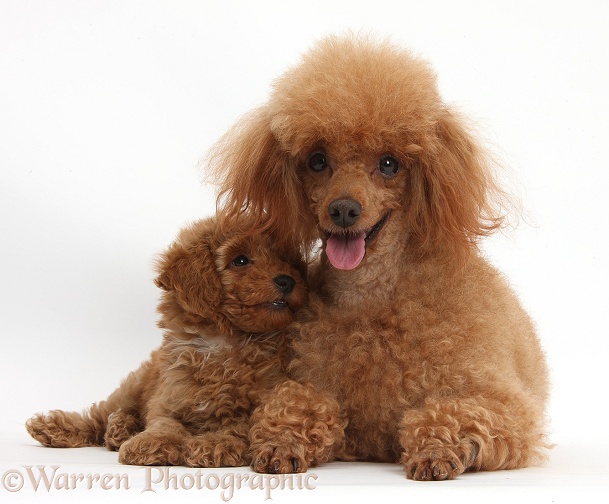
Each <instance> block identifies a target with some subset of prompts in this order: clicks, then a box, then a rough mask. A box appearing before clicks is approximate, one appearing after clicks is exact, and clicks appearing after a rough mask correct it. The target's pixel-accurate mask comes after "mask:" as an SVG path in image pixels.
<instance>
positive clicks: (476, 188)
mask: <svg viewBox="0 0 609 504" xmlns="http://www.w3.org/2000/svg"><path fill="white" fill-rule="evenodd" d="M212 162H214V163H216V165H215V166H216V171H217V172H219V173H220V175H221V178H222V180H223V183H224V186H223V190H222V192H221V197H222V198H223V201H222V202H221V203H222V204H223V205H224V208H225V209H226V212H227V213H228V214H230V215H234V214H238V213H240V212H242V211H243V210H244V209H249V210H252V211H253V213H258V214H259V215H264V216H265V219H266V221H265V222H266V226H267V227H271V228H274V229H276V230H278V231H279V233H278V234H279V235H280V236H285V237H287V238H288V239H293V240H304V241H307V240H313V239H316V238H319V237H321V238H322V240H324V243H325V250H326V253H327V255H328V259H329V260H330V262H331V263H332V264H333V265H334V266H335V267H337V268H341V269H352V268H355V267H357V266H358V265H359V264H360V263H361V262H362V261H363V260H364V257H365V256H368V255H373V254H372V252H373V251H374V250H375V248H379V247H380V246H381V244H382V243H383V242H385V243H389V241H391V242H392V243H395V241H396V235H401V236H403V237H408V240H409V243H410V244H411V245H412V246H414V247H416V248H417V249H418V250H419V251H420V253H421V254H424V253H426V252H429V251H432V250H445V251H447V252H448V253H450V254H452V255H453V256H457V257H464V256H466V255H467V253H468V251H469V250H470V249H471V248H472V247H473V246H475V243H476V240H477V239H478V238H479V237H480V236H483V235H486V234H488V233H490V232H491V231H492V230H494V229H495V228H496V227H498V226H499V225H500V222H501V218H500V217H498V215H497V213H496V212H495V207H494V205H493V195H495V194H498V191H497V189H496V186H495V185H494V183H493V179H492V176H491V172H490V170H489V166H488V162H487V160H486V158H485V155H484V153H483V152H482V150H481V149H480V148H479V147H478V146H477V144H476V142H475V141H474V139H473V137H472V136H471V135H470V133H468V131H467V130H466V128H465V127H464V126H463V124H462V122H461V121H460V120H459V119H458V118H457V117H456V116H455V115H454V114H453V113H452V112H451V111H450V110H449V109H448V108H447V107H446V106H445V104H444V103H443V102H442V100H441V98H440V96H439V93H438V90H437V86H436V81H435V74H434V72H433V71H432V70H431V68H430V67H429V65H428V64H427V63H425V62H424V61H422V60H420V59H418V58H415V57H413V56H412V55H411V54H410V53H408V52H406V51H404V50H402V49H399V48H396V47H394V46H392V45H390V44H388V43H377V42H372V41H370V40H367V39H364V38H357V37H348V38H329V39H326V40H324V41H322V43H320V44H319V45H318V46H317V47H315V48H314V49H313V50H312V51H311V52H310V53H308V54H307V55H305V56H304V58H303V60H302V62H301V64H300V65H298V66H296V67H295V68H293V69H291V70H290V71H288V72H287V73H286V74H285V75H284V76H283V77H281V78H280V79H279V80H277V81H276V83H275V85H274V91H273V94H272V96H271V98H270V100H269V102H268V103H267V104H266V105H265V106H264V107H262V108H260V109H259V110H257V111H255V112H254V113H252V114H251V116H250V117H249V118H246V119H245V122H244V123H241V124H240V125H239V126H238V127H237V128H236V129H235V130H233V131H232V132H231V133H229V135H228V136H227V137H226V138H225V139H223V140H222V141H221V142H220V144H219V145H218V148H217V149H216V151H215V156H213V157H212ZM220 162H222V166H220V164H219V163H220ZM227 166H228V167H229V168H228V169H227V168H226V167H227ZM388 230H391V233H392V236H391V237H389V233H388V232H387V231H388Z"/></svg>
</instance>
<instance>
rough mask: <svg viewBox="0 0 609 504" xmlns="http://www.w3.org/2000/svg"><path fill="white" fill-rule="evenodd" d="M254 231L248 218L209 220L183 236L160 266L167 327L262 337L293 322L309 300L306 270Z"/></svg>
mask: <svg viewBox="0 0 609 504" xmlns="http://www.w3.org/2000/svg"><path fill="white" fill-rule="evenodd" d="M249 229H250V226H249V224H247V223H246V222H245V221H244V219H243V218H242V219H240V220H239V221H238V222H235V223H233V224H232V225H225V226H219V225H218V223H217V222H216V219H206V220H202V221H199V222H197V223H195V224H193V225H192V226H191V227H189V228H186V229H184V230H182V232H181V233H180V235H179V237H178V239H177V240H176V242H175V243H174V244H173V245H172V246H171V247H170V248H169V249H168V250H167V252H166V253H165V254H164V255H163V256H162V257H161V259H160V260H159V261H158V272H159V275H158V277H157V279H156V284H157V286H159V287H160V288H161V289H163V290H164V291H165V294H164V302H163V303H162V304H161V308H160V311H161V313H162V314H163V317H164V321H163V322H162V323H163V326H164V327H168V326H169V325H170V324H172V323H173V324H176V323H177V325H178V326H182V327H185V328H192V327H196V326H197V325H198V324H204V325H207V324H209V323H210V322H213V323H214V324H215V325H217V326H218V327H219V328H220V330H221V331H222V332H226V333H232V332H234V329H235V328H236V329H238V330H239V331H244V332H248V333H261V332H268V331H273V330H276V329H281V328H283V327H285V326H287V325H288V324H289V323H290V322H292V321H293V319H294V315H295V312H296V310H297V309H298V308H300V306H301V305H302V304H303V303H304V301H305V299H306V293H307V290H306V286H305V282H304V279H303V276H304V271H305V267H304V264H303V263H302V262H301V261H300V260H299V258H298V257H296V256H295V255H293V254H287V253H285V254H280V253H279V252H277V250H278V248H277V247H276V246H274V243H273V240H272V238H271V237H270V236H269V235H266V234H256V235H253V234H251V233H249V232H248V231H249ZM288 258H289V259H288Z"/></svg>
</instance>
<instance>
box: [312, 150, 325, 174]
mask: <svg viewBox="0 0 609 504" xmlns="http://www.w3.org/2000/svg"><path fill="white" fill-rule="evenodd" d="M307 164H308V165H309V168H311V170H313V171H314V172H316V173H319V172H321V171H324V170H325V169H326V168H327V167H328V162H327V161H326V155H325V154H324V153H323V152H314V153H313V154H311V155H310V156H309V159H308V160H307Z"/></svg>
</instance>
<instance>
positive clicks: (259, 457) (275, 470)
mask: <svg viewBox="0 0 609 504" xmlns="http://www.w3.org/2000/svg"><path fill="white" fill-rule="evenodd" d="M303 453H304V449H293V448H292V447H288V446H279V447H272V446H269V447H263V448H260V449H259V450H258V451H257V452H256V453H255V454H254V456H253V458H252V469H253V470H254V471H256V472H259V473H271V474H288V473H302V472H306V471H307V469H308V468H309V464H308V463H307V461H306V460H305V458H304V455H303Z"/></svg>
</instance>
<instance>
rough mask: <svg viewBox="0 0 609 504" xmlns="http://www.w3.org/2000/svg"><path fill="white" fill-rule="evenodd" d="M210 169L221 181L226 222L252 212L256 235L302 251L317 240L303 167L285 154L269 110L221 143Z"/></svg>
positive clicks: (248, 119)
mask: <svg viewBox="0 0 609 504" xmlns="http://www.w3.org/2000/svg"><path fill="white" fill-rule="evenodd" d="M209 164H210V168H211V170H212V173H213V175H214V176H215V178H216V179H217V180H218V181H219V182H220V186H221V187H220V193H219V197H218V207H219V208H220V210H221V211H222V213H223V215H224V217H226V218H225V219H223V221H224V222H230V221H233V220H234V219H235V218H236V217H238V216H239V215H240V214H242V213H245V212H247V213H249V214H251V215H252V216H254V223H253V226H252V229H251V232H252V233H256V234H257V233H260V232H271V233H273V234H274V236H275V237H276V239H277V240H278V242H279V244H280V245H286V246H288V247H296V248H298V247H300V246H301V245H302V244H303V243H305V244H308V243H312V242H313V241H314V240H315V237H314V236H312V235H311V231H312V230H314V229H315V223H314V222H313V220H312V219H313V217H312V215H311V212H310V211H308V203H307V199H306V195H305V192H304V190H303V188H302V185H301V182H300V179H299V177H298V172H297V168H298V167H297V162H296V160H295V159H294V158H293V157H292V156H291V155H290V154H289V153H287V152H285V151H283V150H282V149H281V147H280V145H279V142H278V141H277V138H276V137H275V135H274V134H273V131H272V128H271V115H270V114H269V112H268V111H267V109H266V108H265V107H262V108H260V109H258V110H255V111H254V112H252V113H250V114H249V115H247V116H246V117H245V118H243V119H242V121H241V122H239V123H237V124H236V125H235V126H234V127H233V128H232V129H231V130H230V131H229V132H228V133H227V134H226V135H225V136H224V137H223V138H222V139H220V141H219V142H218V143H217V144H216V146H215V147H214V149H213V150H212V152H211V154H210V156H209Z"/></svg>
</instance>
